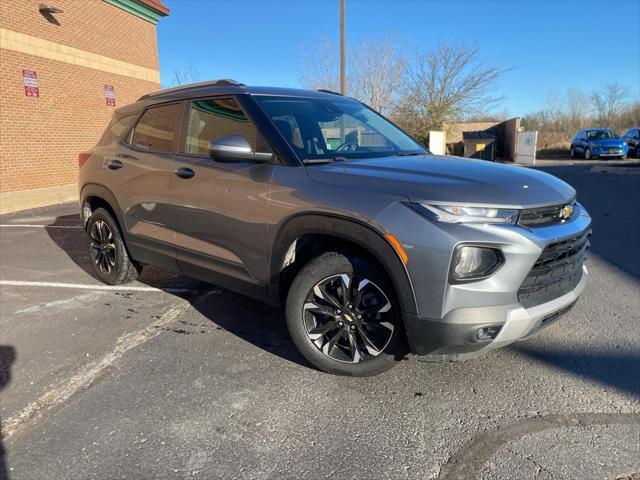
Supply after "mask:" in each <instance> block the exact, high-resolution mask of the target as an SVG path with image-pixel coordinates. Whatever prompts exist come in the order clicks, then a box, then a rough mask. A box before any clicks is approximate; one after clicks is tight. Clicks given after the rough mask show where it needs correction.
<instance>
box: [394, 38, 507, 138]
mask: <svg viewBox="0 0 640 480" xmlns="http://www.w3.org/2000/svg"><path fill="white" fill-rule="evenodd" d="M503 73H504V70H502V69H500V68H497V67H495V66H493V65H491V64H488V63H487V62H484V61H482V59H481V58H480V56H479V53H478V49H477V48H475V47H469V46H466V45H464V44H452V45H449V44H439V45H437V46H436V47H435V48H433V49H432V50H429V51H427V52H419V53H418V54H417V55H416V59H415V63H414V65H413V67H412V68H411V69H410V71H409V74H408V78H407V90H406V93H405V96H404V99H403V102H402V105H401V108H400V109H399V111H398V112H397V113H398V114H399V115H396V118H397V120H398V121H399V122H400V123H401V124H402V125H403V126H404V127H405V128H406V129H407V130H409V131H410V132H411V133H412V134H413V135H414V136H415V137H417V138H418V139H420V140H423V141H424V140H426V136H427V135H428V132H429V130H434V129H442V128H443V125H444V123H446V122H452V121H459V120H462V119H463V118H464V117H465V116H467V115H474V114H481V113H482V112H485V111H486V110H487V107H488V106H490V105H495V104H496V103H497V102H499V101H500V100H501V99H500V98H499V97H494V96H492V95H491V93H492V91H493V89H494V87H495V85H496V82H497V80H498V79H499V78H500V77H501V76H502V74H503Z"/></svg>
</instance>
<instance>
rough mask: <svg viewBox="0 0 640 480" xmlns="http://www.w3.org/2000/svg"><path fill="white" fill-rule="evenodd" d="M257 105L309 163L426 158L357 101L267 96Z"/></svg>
mask: <svg viewBox="0 0 640 480" xmlns="http://www.w3.org/2000/svg"><path fill="white" fill-rule="evenodd" d="M256 99H257V100H258V102H259V103H260V105H262V107H263V108H264V110H265V111H266V112H267V114H268V115H269V117H271V120H273V123H274V124H275V126H276V127H277V129H278V130H279V132H280V133H281V134H282V136H283V137H284V138H285V140H287V142H288V143H289V145H291V148H292V149H293V150H294V151H295V152H296V153H297V155H298V158H300V160H302V161H303V162H305V163H314V162H325V161H335V160H352V159H358V158H371V157H383V156H388V155H413V154H416V155H419V154H423V153H426V151H425V149H424V148H423V147H421V146H420V145H419V144H417V143H416V142H415V141H414V140H412V139H411V138H410V137H409V136H407V134H405V133H403V132H402V131H401V130H400V129H398V128H396V127H395V126H393V125H392V124H391V123H389V122H388V121H387V120H385V119H384V118H383V117H382V116H380V115H378V114H377V113H376V112H374V111H373V110H371V109H370V108H368V107H366V106H364V105H363V104H361V103H359V102H356V101H355V100H351V99H348V98H344V97H339V96H336V99H335V100H334V99H324V98H322V99H319V98H296V97H276V96H266V95H265V96H256Z"/></svg>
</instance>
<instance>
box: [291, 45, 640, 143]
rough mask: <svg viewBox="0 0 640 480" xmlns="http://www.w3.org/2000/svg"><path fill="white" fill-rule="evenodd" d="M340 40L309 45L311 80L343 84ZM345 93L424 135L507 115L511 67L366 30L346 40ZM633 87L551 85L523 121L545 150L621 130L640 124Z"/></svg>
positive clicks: (457, 49)
mask: <svg viewBox="0 0 640 480" xmlns="http://www.w3.org/2000/svg"><path fill="white" fill-rule="evenodd" d="M338 51H339V50H338V48H337V46H336V45H335V44H334V43H333V42H332V41H329V40H324V41H321V42H319V43H317V44H315V45H314V46H312V47H311V48H307V49H306V50H305V52H304V54H303V56H302V59H301V61H300V64H299V73H300V79H301V81H302V83H303V85H304V87H306V88H311V89H321V88H323V89H328V90H333V91H338V88H339V87H338V84H339V77H338ZM347 52H348V53H347V58H346V60H347V76H346V80H347V91H346V93H347V95H349V96H352V97H354V98H357V99H359V100H361V101H363V102H365V103H366V104H368V105H370V106H371V107H372V108H374V109H376V110H378V111H379V112H381V113H383V114H384V115H386V116H388V117H389V118H391V120H393V121H394V122H395V123H397V124H398V125H399V126H401V127H402V128H404V129H405V130H406V131H408V132H409V133H410V134H412V135H413V136H414V137H415V138H417V139H418V140H420V141H423V142H425V143H426V142H427V141H428V134H429V131H430V130H441V129H443V127H444V124H447V123H452V122H458V121H463V120H467V121H469V120H476V121H486V120H505V119H506V118H507V116H508V113H507V112H504V113H501V114H497V115H496V114H495V113H494V114H488V113H487V112H490V111H492V110H494V109H495V107H496V106H497V105H498V104H499V103H500V102H501V101H502V100H503V98H502V97H501V96H500V95H496V86H497V83H498V81H499V80H500V78H501V77H502V76H503V75H504V74H505V73H506V72H507V70H506V69H504V68H500V67H498V66H496V65H494V64H492V63H491V62H488V61H487V60H486V59H484V58H482V57H481V55H480V52H479V50H478V49H477V48H476V47H473V46H469V45H467V44H464V43H440V44H438V45H436V46H435V47H434V48H431V49H429V50H420V49H418V50H416V51H415V53H414V54H413V55H408V54H407V53H406V52H407V48H406V47H405V46H404V45H402V43H401V42H399V41H398V40H397V39H395V38H394V37H393V36H390V35H387V36H384V37H378V38H365V39H363V40H362V41H360V42H359V43H356V44H353V45H348V46H347ZM630 97H631V92H630V89H629V88H628V87H626V86H624V85H622V84H619V83H608V84H606V85H604V86H603V88H602V89H600V90H598V91H595V92H591V93H585V92H583V91H582V90H580V89H577V88H574V89H570V90H568V91H567V92H566V93H565V94H564V95H561V94H560V92H557V91H553V92H550V93H549V95H548V99H547V105H546V107H545V108H544V109H543V110H541V111H539V112H533V113H530V114H527V115H526V116H524V118H523V123H522V124H523V127H524V128H525V129H527V130H538V131H539V136H538V146H539V149H542V150H553V149H558V150H559V149H564V150H566V149H568V144H569V142H570V139H571V136H572V135H573V134H574V133H575V132H576V131H577V130H579V129H581V128H587V127H609V128H612V129H614V130H616V131H618V132H619V133H622V130H624V129H626V128H629V127H632V126H638V125H640V118H639V117H640V102H638V101H636V102H635V103H632V102H630V101H629V100H630Z"/></svg>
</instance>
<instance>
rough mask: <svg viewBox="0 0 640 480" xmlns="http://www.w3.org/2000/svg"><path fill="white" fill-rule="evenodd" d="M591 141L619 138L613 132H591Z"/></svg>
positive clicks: (589, 137)
mask: <svg viewBox="0 0 640 480" xmlns="http://www.w3.org/2000/svg"><path fill="white" fill-rule="evenodd" d="M587 138H588V139H589V140H608V139H610V138H618V136H617V135H616V134H615V133H613V132H612V131H611V130H591V131H590V132H587Z"/></svg>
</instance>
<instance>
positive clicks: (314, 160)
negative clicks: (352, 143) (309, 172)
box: [302, 157, 347, 165]
mask: <svg viewBox="0 0 640 480" xmlns="http://www.w3.org/2000/svg"><path fill="white" fill-rule="evenodd" d="M346 161H347V159H346V158H345V157H325V158H307V159H305V160H303V161H302V163H304V164H305V165H306V164H314V163H333V162H346Z"/></svg>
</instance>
